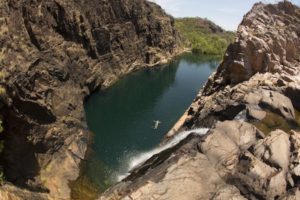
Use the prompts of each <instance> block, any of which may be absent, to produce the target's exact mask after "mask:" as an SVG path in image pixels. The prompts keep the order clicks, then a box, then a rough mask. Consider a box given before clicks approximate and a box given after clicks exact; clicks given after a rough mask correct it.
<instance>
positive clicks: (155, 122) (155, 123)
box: [153, 120, 161, 129]
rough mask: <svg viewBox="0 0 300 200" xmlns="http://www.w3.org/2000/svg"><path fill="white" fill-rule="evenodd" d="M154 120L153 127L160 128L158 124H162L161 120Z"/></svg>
mask: <svg viewBox="0 0 300 200" xmlns="http://www.w3.org/2000/svg"><path fill="white" fill-rule="evenodd" d="M153 122H154V127H153V129H158V126H159V124H161V121H159V120H156V121H153Z"/></svg>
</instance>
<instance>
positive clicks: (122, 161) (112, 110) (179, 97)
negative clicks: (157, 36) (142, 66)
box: [84, 53, 219, 190]
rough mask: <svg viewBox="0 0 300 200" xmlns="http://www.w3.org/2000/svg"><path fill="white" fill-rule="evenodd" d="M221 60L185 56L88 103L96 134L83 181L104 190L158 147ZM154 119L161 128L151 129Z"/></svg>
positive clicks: (138, 74) (131, 77)
mask: <svg viewBox="0 0 300 200" xmlns="http://www.w3.org/2000/svg"><path fill="white" fill-rule="evenodd" d="M218 61H219V59H216V58H212V57H203V56H197V55H193V54H191V53H187V54H184V55H182V56H181V57H179V58H177V59H175V60H174V61H173V62H172V63H170V64H169V65H167V66H165V67H158V68H155V69H151V70H150V69H147V70H142V71H139V72H135V73H133V74H131V75H128V76H126V77H125V78H123V79H122V80H120V81H119V82H118V83H117V84H115V85H114V86H113V87H111V88H110V89H108V90H107V91H104V92H103V91H102V92H98V93H95V94H93V95H92V96H91V97H90V98H89V99H88V100H87V102H86V103H85V111H86V116H87V122H88V126H89V128H90V130H92V131H93V132H94V133H95V138H94V144H93V146H92V149H93V152H92V155H91V156H90V159H89V161H88V163H87V166H86V168H85V170H84V174H85V176H87V177H88V179H90V181H91V182H92V183H93V184H95V185H97V187H99V188H100V189H102V190H103V189H105V188H106V187H107V186H109V185H110V184H112V183H114V182H115V181H116V180H117V178H116V177H117V176H118V175H121V174H124V173H126V170H127V169H128V163H129V161H130V160H131V159H132V158H133V157H134V156H135V155H137V154H139V153H141V152H145V151H148V150H150V149H153V148H154V147H156V146H157V145H158V144H159V143H160V141H161V139H162V138H163V137H164V135H165V134H166V133H167V132H168V131H169V130H170V129H171V128H172V126H173V125H174V123H176V121H177V120H178V119H179V118H180V117H181V115H182V114H183V113H184V111H185V110H186V109H187V108H188V106H189V105H190V104H191V102H192V101H193V99H194V98H195V96H196V95H197V93H198V92H199V90H200V88H201V87H202V86H203V84H204V83H205V82H206V80H207V78H208V77H209V75H210V74H211V73H212V72H213V71H214V70H215V69H216V66H217V64H218ZM153 120H160V121H161V122H162V123H161V124H160V125H159V127H158V129H157V130H154V129H153V125H154V123H153Z"/></svg>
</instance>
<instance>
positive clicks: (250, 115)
mask: <svg viewBox="0 0 300 200" xmlns="http://www.w3.org/2000/svg"><path fill="white" fill-rule="evenodd" d="M299 102H300V9H299V8H298V7H296V6H294V5H292V4H291V3H289V2H287V1H285V2H281V3H278V4H276V5H269V4H268V5H265V4H262V3H258V4H255V5H254V7H253V9H252V10H251V11H250V12H249V13H248V14H247V15H245V17H244V19H243V21H242V23H241V25H240V26H239V28H238V32H237V38H236V41H235V42H234V43H233V44H232V45H230V46H229V47H228V49H227V52H226V54H225V56H224V59H223V61H222V63H221V64H220V66H219V68H218V70H217V72H216V73H215V74H214V75H212V76H211V77H210V79H209V80H208V82H207V84H206V85H205V87H204V88H203V89H202V91H201V92H200V93H199V95H198V96H197V98H196V99H195V101H194V102H193V104H192V105H191V107H190V108H189V110H188V111H187V113H186V114H185V117H184V118H183V119H182V120H181V122H183V123H181V124H180V122H179V124H177V127H180V128H179V129H178V128H177V129H176V130H175V131H174V130H173V131H172V132H170V133H169V135H168V137H172V136H173V135H174V134H176V131H177V132H178V131H180V130H189V129H194V128H198V127H208V128H210V130H209V132H208V133H207V135H205V136H197V135H190V136H189V137H188V138H186V139H185V140H183V141H182V142H181V143H179V144H177V145H176V146H174V147H172V148H171V149H168V150H166V151H163V152H161V153H159V154H157V155H154V156H153V157H152V158H150V159H149V160H148V161H146V162H145V163H144V164H143V165H142V166H139V167H137V168H136V169H134V170H133V171H132V173H131V175H130V176H128V177H127V178H126V179H124V180H123V181H122V182H120V183H119V184H118V185H116V186H115V187H113V188H111V189H110V190H108V191H107V192H106V193H105V194H104V195H103V196H102V197H100V199H110V200H112V199H124V200H127V199H128V200H129V199H131V200H132V199H136V200H141V199H145V200H146V199H178V200H184V199H186V200H192V199H197V200H199V199H203V200H204V199H219V200H221V199H300V191H299V186H300V185H299V184H300V171H299V169H300V129H299V126H300V115H299V110H300V104H299Z"/></svg>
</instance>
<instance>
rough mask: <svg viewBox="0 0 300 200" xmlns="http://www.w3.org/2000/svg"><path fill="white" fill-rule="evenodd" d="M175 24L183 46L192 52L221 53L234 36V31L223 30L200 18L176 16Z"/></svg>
mask: <svg viewBox="0 0 300 200" xmlns="http://www.w3.org/2000/svg"><path fill="white" fill-rule="evenodd" d="M175 26H176V28H177V30H178V31H179V32H180V34H181V35H182V36H183V37H184V40H185V41H184V45H185V47H187V48H191V49H192V51H193V52H194V53H199V54H210V55H222V54H224V52H225V50H226V48H227V46H228V45H229V44H230V43H231V42H233V41H234V38H235V33H234V32H230V31H225V30H223V29H222V28H221V27H219V26H217V25H216V24H214V23H213V22H211V21H209V20H207V19H202V18H178V19H176V20H175Z"/></svg>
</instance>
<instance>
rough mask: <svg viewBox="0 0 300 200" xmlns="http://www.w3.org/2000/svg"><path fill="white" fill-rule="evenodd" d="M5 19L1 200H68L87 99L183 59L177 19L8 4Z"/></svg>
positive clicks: (97, 5)
mask: <svg viewBox="0 0 300 200" xmlns="http://www.w3.org/2000/svg"><path fill="white" fill-rule="evenodd" d="M0 16H1V17H0V29H1V31H0V44H1V48H2V49H1V51H0V69H1V76H0V77H1V86H2V87H3V88H5V90H6V94H5V95H2V97H1V105H2V106H1V110H0V113H1V115H2V117H3V125H4V133H3V137H4V141H5V149H4V152H3V153H2V154H1V157H0V166H3V169H4V174H5V178H6V180H7V181H8V182H6V183H5V184H4V185H3V186H0V196H1V199H4V200H6V199H14V200H17V199H70V195H71V194H70V193H71V189H70V186H69V184H70V182H72V181H74V180H76V179H77V177H78V175H79V170H80V163H81V161H82V160H83V159H84V158H85V154H86V150H87V146H88V143H89V141H90V133H89V131H88V128H87V125H86V120H85V114H84V108H83V102H84V99H85V98H87V97H88V96H89V95H90V94H91V93H92V92H94V91H96V90H99V89H105V88H107V87H109V86H111V85H112V84H113V83H115V82H116V81H117V80H118V79H119V78H121V77H122V76H124V75H126V74H128V73H130V72H132V71H134V70H138V69H141V68H144V67H152V66H155V65H157V64H160V63H165V62H167V61H168V60H170V59H171V58H173V57H174V56H176V55H177V54H179V53H180V52H182V49H181V48H180V46H179V45H178V44H179V43H180V41H179V36H178V33H177V32H176V30H175V28H174V19H173V18H172V17H171V16H169V15H167V14H166V13H165V12H164V11H163V10H162V9H161V8H160V7H159V6H157V5H156V4H154V3H151V2H148V1H144V0H142V1H140V0H120V1H119V0H109V1H108V0H100V1H96V0H89V1H75V0H71V1H65V0H49V1H39V0H28V1H18V0H7V1H1V2H0Z"/></svg>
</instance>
